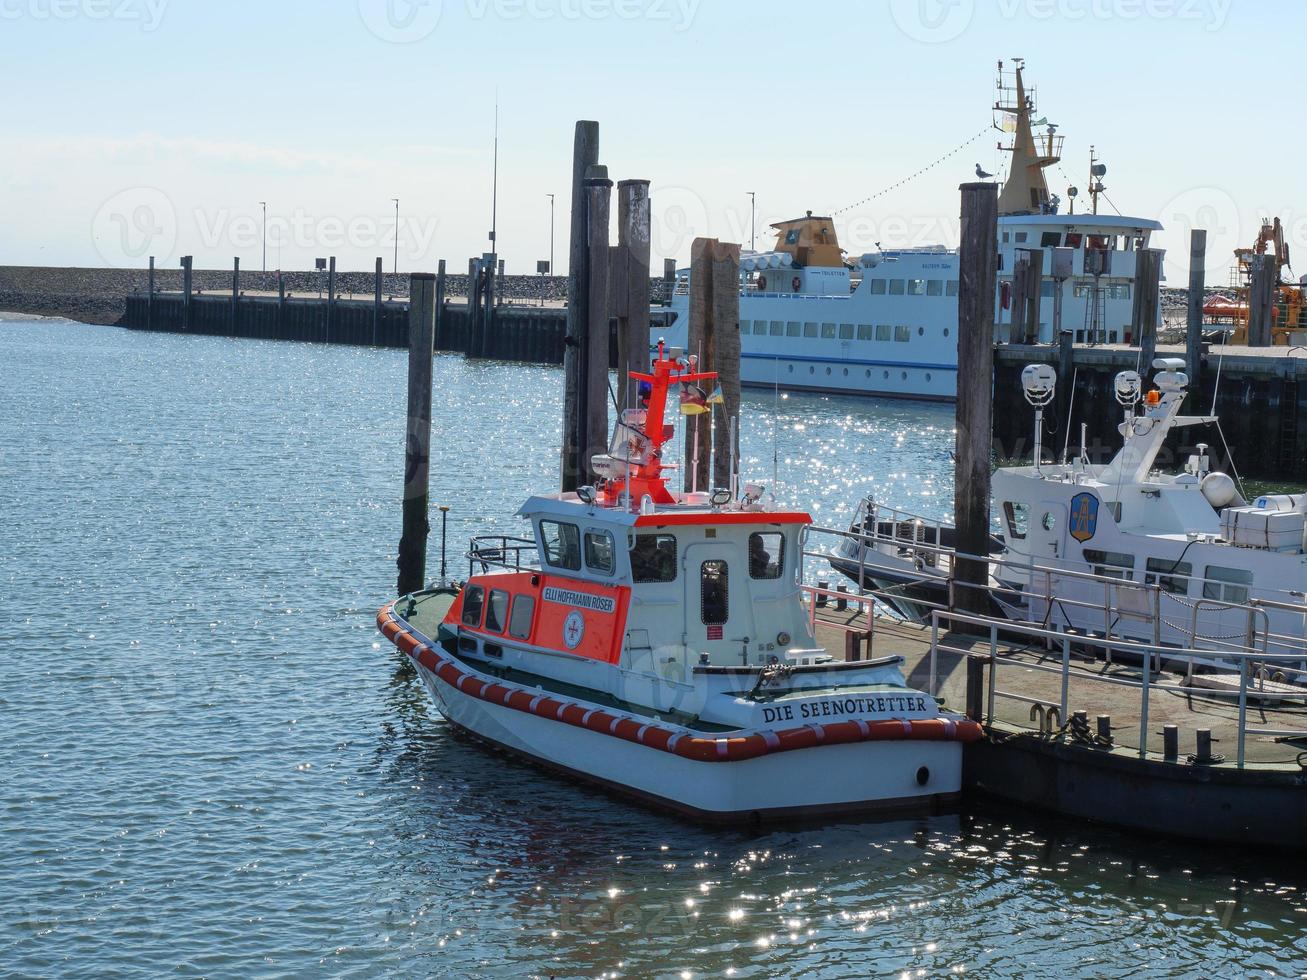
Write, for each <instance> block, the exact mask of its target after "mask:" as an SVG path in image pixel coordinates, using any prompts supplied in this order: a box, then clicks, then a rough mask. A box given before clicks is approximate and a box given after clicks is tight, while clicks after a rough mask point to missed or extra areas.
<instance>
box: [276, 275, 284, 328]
mask: <svg viewBox="0 0 1307 980" xmlns="http://www.w3.org/2000/svg"><path fill="white" fill-rule="evenodd" d="M277 332H278V333H279V334H280V335H281V336H283V337H284V336H286V280H285V279H283V278H282V275H281V270H280V269H278V270H277Z"/></svg>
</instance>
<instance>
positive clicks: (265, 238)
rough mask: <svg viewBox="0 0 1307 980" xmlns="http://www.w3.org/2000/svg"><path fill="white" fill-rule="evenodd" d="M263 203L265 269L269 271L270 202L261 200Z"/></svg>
mask: <svg viewBox="0 0 1307 980" xmlns="http://www.w3.org/2000/svg"><path fill="white" fill-rule="evenodd" d="M259 204H261V205H263V271H264V272H267V271H268V202H267V201H260V202H259Z"/></svg>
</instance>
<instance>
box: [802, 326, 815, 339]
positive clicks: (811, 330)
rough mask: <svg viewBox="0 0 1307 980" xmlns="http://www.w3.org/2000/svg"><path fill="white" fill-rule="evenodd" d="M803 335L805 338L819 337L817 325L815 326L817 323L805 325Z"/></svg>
mask: <svg viewBox="0 0 1307 980" xmlns="http://www.w3.org/2000/svg"><path fill="white" fill-rule="evenodd" d="M803 335H804V336H805V337H815V336H817V324H815V323H805V324H804V325H803Z"/></svg>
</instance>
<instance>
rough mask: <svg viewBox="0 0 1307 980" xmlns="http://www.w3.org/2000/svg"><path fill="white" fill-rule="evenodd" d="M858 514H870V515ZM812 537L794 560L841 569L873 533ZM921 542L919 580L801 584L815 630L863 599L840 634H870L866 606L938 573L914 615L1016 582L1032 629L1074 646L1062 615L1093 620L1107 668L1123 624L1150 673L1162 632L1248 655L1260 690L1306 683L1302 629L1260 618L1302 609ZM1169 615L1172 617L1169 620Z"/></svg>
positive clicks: (1212, 651)
mask: <svg viewBox="0 0 1307 980" xmlns="http://www.w3.org/2000/svg"><path fill="white" fill-rule="evenodd" d="M866 503H869V502H864V504H866ZM867 509H868V510H870V509H871V508H867ZM879 513H880V514H886V513H888V514H892V515H895V516H896V517H898V516H900V515H905V514H906V512H903V511H897V510H895V509H893V508H884V509H882V510H879ZM863 517H864V513H863V508H860V510H859V518H858V519H855V526H858V524H859V523H861V524H862V525H863V526H865V525H866V523H868V521H867V520H863V519H862V518H863ZM870 523H871V524H872V526H873V527H874V526H875V522H874V521H871V522H870ZM931 526H933V527H936V528H938V527H940V526H941V525H940V524H939V523H938V522H934V523H933V525H931ZM813 535H818V536H824V537H833V538H835V539H836V542H837V543H836V544H835V545H834V546H833V547H829V548H821V547H805V549H804V552H803V557H804V559H805V561H806V559H808V558H816V559H818V560H827V559H829V558H831V557H832V556H833V555H838V556H839V557H841V558H842V559H843V560H845V561H849V560H851V556H850V555H848V554H847V553H842V552H841V551H840V545H841V544H842V543H843V542H847V541H853V542H856V543H858V544H863V545H865V544H868V543H871V542H873V541H875V540H877V536H876V535H868V534H865V533H859V532H856V531H852V530H842V529H839V528H829V527H821V526H817V525H814V526H812V527H810V528H809V540H811V539H812V536H813ZM923 537H924V535H923V536H920V537H917V538H914V541H916V542H917V543H915V544H912V545H911V547H913V548H915V549H917V550H918V551H919V552H921V553H923V554H925V553H929V554H930V555H932V556H933V557H934V558H935V561H932V562H925V563H918V565H917V569H918V573H919V574H920V577H919V578H916V579H912V580H910V581H907V582H904V583H901V584H898V585H895V586H892V587H890V588H886V589H867V588H865V587H862V588H860V589H859V590H858V591H857V592H855V593H845V592H843V591H842V590H835V591H831V590H821V589H819V588H814V587H812V586H811V585H807V586H805V587H804V590H805V593H806V594H807V596H808V598H809V606H810V608H809V616H810V618H811V619H812V620H813V622H814V623H815V616H816V609H817V600H818V599H824V600H825V602H829V600H830V598H831V597H835V599H836V602H837V603H838V602H847V601H849V600H850V598H855V599H856V598H858V597H863V598H864V599H870V600H872V601H871V602H868V603H866V611H867V625H866V627H856V626H852V625H851V626H850V627H849V628H850V629H860V630H862V629H865V631H866V632H867V633H868V634H869V635H870V634H872V633H873V632H874V629H875V623H874V612H875V608H876V604H879V605H881V606H882V607H890V608H892V600H893V599H895V598H899V597H901V596H902V595H903V594H904V593H906V592H909V591H910V590H911V589H912V588H913V586H916V585H922V584H927V583H933V584H935V585H936V586H938V584H939V582H940V577H939V576H940V573H941V572H944V573H947V575H948V578H947V583H948V589H949V595H950V599H951V603H952V604H951V605H949V604H944V603H939V602H933V601H931V600H929V599H926V598H924V597H921V598H919V597H917V596H914V597H913V599H912V602H913V604H914V605H915V606H917V607H918V608H920V609H921V610H922V611H923V613H928V612H935V611H941V612H948V611H949V610H950V609H951V608H953V607H955V606H957V605H958V604H959V603H958V601H957V599H958V597H959V595H960V594H961V593H963V592H964V591H965V590H976V591H979V592H980V593H981V594H982V596H984V597H985V598H986V599H992V600H994V601H996V602H997V603H999V604H1000V605H1010V600H1011V598H1012V597H1011V596H1010V595H1005V593H1006V592H1007V591H1008V590H1009V589H1010V584H1008V583H1009V581H1010V580H1016V581H1023V582H1024V583H1025V589H1024V598H1025V600H1026V602H1027V606H1026V609H1027V612H1028V614H1029V615H1038V616H1039V620H1038V622H1037V623H1036V625H1040V626H1043V627H1045V628H1048V627H1050V626H1056V627H1058V628H1059V629H1063V630H1067V631H1069V632H1067V634H1066V635H1070V636H1073V637H1076V638H1077V640H1076V642H1079V639H1078V638H1079V637H1081V636H1086V637H1087V636H1091V635H1095V634H1091V633H1089V632H1086V631H1083V630H1075V629H1073V628H1072V626H1071V616H1070V615H1069V613H1070V612H1071V611H1072V610H1077V609H1079V610H1084V611H1085V612H1086V616H1087V617H1092V618H1093V619H1094V620H1096V621H1099V622H1101V623H1102V627H1101V636H1099V637H1098V638H1097V642H1099V643H1101V645H1102V647H1103V653H1104V659H1105V661H1106V662H1107V663H1108V664H1109V665H1110V664H1112V663H1113V656H1114V654H1113V651H1125V650H1127V649H1129V648H1131V646H1132V645H1133V644H1136V643H1138V642H1140V638H1139V637H1138V636H1137V635H1129V634H1125V633H1123V632H1122V631H1121V630H1120V628H1119V627H1120V626H1121V624H1122V623H1123V622H1127V623H1129V622H1133V623H1136V624H1140V625H1141V626H1143V625H1144V624H1147V626H1146V627H1145V628H1148V629H1149V631H1150V633H1151V636H1150V637H1149V638H1148V640H1149V642H1150V643H1151V646H1152V648H1153V649H1154V651H1155V653H1156V655H1155V657H1154V660H1155V662H1156V664H1157V665H1158V666H1159V667H1160V664H1161V660H1162V653H1161V651H1163V650H1165V651H1167V654H1166V655H1167V659H1171V657H1170V651H1171V650H1172V649H1173V647H1171V646H1165V645H1164V644H1163V636H1162V628H1163V626H1164V625H1165V626H1168V627H1170V628H1171V629H1172V630H1174V631H1175V632H1176V633H1178V634H1180V635H1181V637H1182V638H1184V639H1185V640H1187V642H1188V646H1189V648H1190V649H1194V650H1198V651H1201V652H1202V654H1203V657H1204V658H1205V659H1206V660H1207V661H1210V660H1212V659H1223V658H1227V657H1228V658H1229V659H1230V660H1231V661H1233V660H1234V659H1235V658H1236V657H1240V656H1253V657H1256V658H1258V659H1260V660H1262V661H1264V662H1263V663H1261V664H1257V663H1255V664H1254V665H1253V668H1252V674H1253V677H1254V680H1255V681H1256V682H1257V683H1258V684H1259V685H1261V686H1263V687H1264V684H1265V681H1266V680H1268V679H1270V680H1277V679H1280V678H1279V677H1277V675H1283V679H1284V680H1294V679H1296V680H1297V681H1299V682H1302V681H1307V670H1302V669H1299V668H1298V667H1296V666H1294V665H1293V663H1292V662H1298V663H1307V630H1304V631H1302V632H1301V633H1281V632H1277V631H1275V630H1274V629H1272V624H1271V618H1270V616H1269V615H1268V610H1277V611H1284V612H1288V613H1289V614H1291V615H1290V618H1291V619H1292V617H1293V616H1295V615H1296V616H1300V617H1302V619H1303V620H1304V621H1305V622H1307V606H1303V605H1299V604H1294V603H1290V602H1282V601H1279V600H1274V599H1258V598H1253V599H1250V601H1249V602H1246V603H1237V602H1227V601H1222V600H1216V599H1206V598H1200V599H1197V600H1189V599H1185V598H1182V597H1180V596H1177V595H1174V594H1172V593H1170V592H1169V591H1167V589H1166V588H1165V586H1164V585H1163V584H1162V582H1161V580H1160V579H1158V580H1156V581H1152V582H1149V581H1144V582H1135V581H1133V580H1129V579H1123V578H1119V577H1117V576H1114V575H1104V574H1099V573H1095V572H1082V571H1078V570H1074V569H1067V568H1060V567H1057V566H1052V565H1044V564H1039V563H1036V562H1034V561H1032V560H1030V559H1029V558H1021V559H1018V558H1014V557H1011V556H1007V555H990V556H986V557H980V556H976V555H969V554H967V553H960V554H959V553H958V552H956V550H955V549H952V548H944V547H941V546H940V545H938V544H934V545H932V544H930V543H929V542H928V541H925V540H923V539H922V538H923ZM880 540H882V541H890V540H895V539H893V538H888V537H886V536H884V535H881V536H880ZM936 540H938V538H937V539H936ZM855 550H856V552H857V559H858V566H859V567H858V576H857V579H856V581H857V582H858V583H863V582H865V581H866V574H865V573H866V553H865V551H864V549H863V548H861V547H859V548H856V549H855ZM955 557H961V558H964V559H965V558H971V559H973V560H975V561H980V562H987V563H988V565H989V567H990V569H991V573H992V574H991V578H990V580H989V581H988V582H986V583H984V584H977V583H971V582H965V581H961V580H959V579H957V578H956V577H954V576H953V575H952V574H951V562H952V559H953V558H955ZM932 567H933V568H938V569H939V571H937V572H935V574H934V575H931V574H928V573H925V571H926V569H927V568H932ZM1005 571H1007V572H1010V573H1011V574H1010V576H1005V575H1004V574H1003V573H1004V572H1005ZM808 580H809V577H808V576H806V575H805V576H803V581H805V582H806V581H808ZM1200 581H1201V580H1200ZM1066 582H1073V583H1075V584H1076V585H1077V586H1078V587H1079V588H1078V589H1077V591H1078V592H1079V596H1078V597H1077V596H1073V595H1069V594H1067V590H1066V589H1065V583H1066ZM823 604H825V603H823ZM1041 610H1042V612H1041ZM1203 610H1206V611H1207V612H1208V613H1215V614H1216V616H1217V618H1216V620H1215V625H1214V626H1212V627H1211V629H1212V630H1216V631H1217V632H1214V633H1203V632H1200V631H1199V621H1200V613H1201V612H1202V611H1203ZM1055 613H1060V619H1061V622H1060V624H1059V622H1058V619H1059V617H1058V616H1057V615H1055ZM1172 613H1173V614H1174V619H1172V618H1170V616H1171V614H1172ZM1222 615H1224V616H1225V619H1226V620H1229V621H1233V622H1237V623H1238V624H1239V625H1238V629H1237V631H1235V632H1231V633H1228V634H1222V633H1220V632H1219V628H1220V624H1221V622H1223V621H1224V620H1222V619H1221V618H1220V617H1221V616H1222ZM1004 622H1014V623H1015V622H1020V620H1016V619H1011V620H1004ZM1050 649H1051V647H1050ZM1272 665H1273V666H1272ZM1192 672H1193V664H1192V663H1190V664H1189V667H1188V671H1187V673H1188V675H1189V677H1192Z"/></svg>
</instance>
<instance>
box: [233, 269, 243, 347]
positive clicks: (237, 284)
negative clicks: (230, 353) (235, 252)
mask: <svg viewBox="0 0 1307 980" xmlns="http://www.w3.org/2000/svg"><path fill="white" fill-rule="evenodd" d="M240 301H241V260H240V257H239V256H237V257H236V258H234V259H232V269H231V332H232V335H233V336H235V334H236V324H237V323H238V322H239V321H240Z"/></svg>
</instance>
